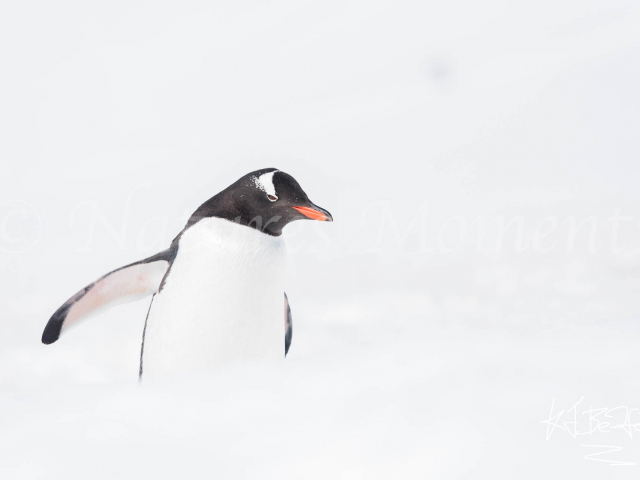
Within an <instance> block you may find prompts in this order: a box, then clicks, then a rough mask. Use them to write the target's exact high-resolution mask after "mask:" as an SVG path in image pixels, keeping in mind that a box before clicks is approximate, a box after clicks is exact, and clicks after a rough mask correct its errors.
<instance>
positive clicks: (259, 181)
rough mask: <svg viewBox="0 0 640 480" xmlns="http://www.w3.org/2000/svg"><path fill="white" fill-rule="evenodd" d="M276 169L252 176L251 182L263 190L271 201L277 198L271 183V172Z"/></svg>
mask: <svg viewBox="0 0 640 480" xmlns="http://www.w3.org/2000/svg"><path fill="white" fill-rule="evenodd" d="M277 171H278V170H274V171H273V172H268V173H263V174H262V175H260V176H259V177H253V183H254V184H255V185H256V187H257V188H259V189H260V190H262V191H263V192H265V193H266V194H267V197H268V198H269V200H271V201H272V202H275V201H276V200H277V199H278V195H277V194H276V187H275V186H274V185H273V174H274V173H276V172H277Z"/></svg>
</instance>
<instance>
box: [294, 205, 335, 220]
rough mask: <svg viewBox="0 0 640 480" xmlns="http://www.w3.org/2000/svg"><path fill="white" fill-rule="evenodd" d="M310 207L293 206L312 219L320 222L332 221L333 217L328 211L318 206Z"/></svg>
mask: <svg viewBox="0 0 640 480" xmlns="http://www.w3.org/2000/svg"><path fill="white" fill-rule="evenodd" d="M314 207H316V208H310V207H293V208H295V209H296V210H297V211H299V212H300V213H301V214H303V215H304V216H305V217H309V218H310V219H312V220H320V221H322V222H333V217H332V216H331V214H330V213H329V212H327V211H326V210H324V209H321V208H320V207H317V206H315V205H314Z"/></svg>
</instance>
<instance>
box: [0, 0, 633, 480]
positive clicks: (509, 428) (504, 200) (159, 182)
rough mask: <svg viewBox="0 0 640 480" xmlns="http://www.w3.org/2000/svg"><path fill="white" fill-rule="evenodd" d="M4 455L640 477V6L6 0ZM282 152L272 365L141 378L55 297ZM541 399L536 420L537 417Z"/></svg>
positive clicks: (241, 468)
mask: <svg viewBox="0 0 640 480" xmlns="http://www.w3.org/2000/svg"><path fill="white" fill-rule="evenodd" d="M0 65H2V68H1V69H0V161H1V162H2V175H1V176H0V287H1V289H2V295H1V296H0V327H1V332H2V333H0V425H2V428H0V446H1V447H2V452H3V453H2V455H0V475H1V476H2V478H7V479H30V478H47V479H52V478H65V479H69V478H95V479H101V478H116V477H118V478H151V477H153V478H176V477H177V476H178V475H180V476H186V477H187V478H194V479H195V478H212V477H215V478H228V479H231V478H259V479H265V478H296V479H302V478H304V479H306V478H318V479H326V478H335V479H345V480H346V479H349V480H353V479H371V478H383V479H387V478H398V479H403V478H491V477H495V476H500V477H501V478H566V477H567V475H568V474H571V475H573V476H576V477H577V476H579V477H580V478H636V477H637V476H638V474H639V472H640V470H639V469H640V465H638V464H640V453H639V450H638V440H637V437H638V435H640V383H639V382H638V377H637V370H638V367H640V359H639V358H638V354H637V345H638V342H639V341H640V338H639V336H640V300H639V298H638V292H640V190H639V189H638V188H637V181H638V176H639V174H640V161H639V154H640V143H639V138H640V137H639V131H640V89H639V88H638V85H640V6H639V5H638V3H637V2H632V1H621V0H608V1H603V0H593V1H585V0H582V1H573V0H556V1H553V2H551V1H539V2H528V3H519V4H514V3H513V2H505V1H491V0H483V1H480V2H471V1H448V2H443V1H428V2H397V1H396V2H390V1H389V2H384V1H376V2H364V1H342V2H327V1H323V2H317V1H315V2H314V1H306V2H292V1H267V2H255V1H247V2H230V1H215V2H191V1H184V2H120V1H111V2H90V3H86V2H65V1H57V2H15V1H14V2H5V3H3V4H2V6H0ZM264 167H276V168H279V169H281V170H283V171H286V172H287V173H290V174H291V175H293V176H294V177H295V178H296V179H297V180H298V181H299V182H300V184H301V185H302V187H303V188H304V189H305V191H306V192H307V193H308V194H309V197H310V198H311V199H312V200H313V201H314V202H315V203H317V204H318V205H320V206H322V207H324V208H326V209H327V210H329V211H330V212H331V213H332V214H333V216H334V219H335V222H334V223H333V224H321V223H319V222H297V223H295V224H292V225H290V226H288V227H287V229H286V230H285V237H286V240H287V245H288V251H289V275H288V281H287V293H288V295H289V299H290V302H291V305H292V309H293V318H294V335H293V342H292V347H291V351H290V354H289V356H288V358H287V360H286V362H284V363H282V364H279V365H231V366H229V367H228V368H220V369H219V370H217V371H215V372H209V373H207V374H206V375H200V376H190V375H189V374H185V378H184V379H181V380H180V381H178V382H175V383H172V384H170V385H169V384H167V385H143V386H142V387H138V383H137V371H138V360H139V353H140V343H141V335H142V328H143V324H144V318H145V315H146V311H147V309H148V304H149V301H148V299H147V300H145V301H141V302H138V303H134V304H129V305H125V306H120V307H117V308H116V309H113V310H111V311H109V312H107V313H105V314H103V315H102V316H100V317H97V318H94V319H92V320H91V321H89V322H87V323H85V324H84V325H82V327H80V328H78V329H77V330H74V331H73V332H71V333H70V334H69V335H67V336H65V337H64V338H62V339H61V341H60V342H58V343H56V344H54V345H52V346H48V347H46V346H44V345H42V344H41V343H40V336H41V333H42V330H43V328H44V326H45V324H46V322H47V320H48V319H49V317H50V316H51V314H52V313H53V312H54V311H55V310H56V309H57V308H58V307H59V306H60V305H61V304H62V303H63V302H64V301H65V300H66V299H67V298H68V297H70V296H71V295H72V294H73V293H75V292H76V291H77V290H79V289H80V288H82V287H83V286H84V285H86V284H88V283H89V282H91V281H93V280H94V279H96V278H97V277H99V276H101V275H102V274H104V273H106V272H107V271H110V270H112V269H114V268H117V267H119V266H122V265H125V264H127V263H130V262H133V261H136V260H139V259H141V258H144V257H147V256H150V255H152V254H154V253H156V252H158V251H160V250H163V249H165V248H166V247H167V246H168V245H169V243H170V242H171V240H172V238H173V237H174V236H175V235H176V234H177V233H178V232H179V231H180V230H181V229H182V227H183V225H184V224H185V222H186V220H187V219H188V218H189V216H190V214H191V213H192V212H193V211H194V210H195V209H196V208H197V207H198V206H199V205H200V204H201V203H202V202H204V201H205V200H207V199H208V198H209V197H211V196H213V195H214V194H216V193H217V192H219V191H220V190H222V189H223V188H225V187H226V186H228V185H229V184H230V183H232V182H234V181H235V180H236V179H237V178H239V177H240V176H242V175H244V174H246V173H248V172H250V171H252V170H256V169H259V168H264ZM545 422H546V423H545Z"/></svg>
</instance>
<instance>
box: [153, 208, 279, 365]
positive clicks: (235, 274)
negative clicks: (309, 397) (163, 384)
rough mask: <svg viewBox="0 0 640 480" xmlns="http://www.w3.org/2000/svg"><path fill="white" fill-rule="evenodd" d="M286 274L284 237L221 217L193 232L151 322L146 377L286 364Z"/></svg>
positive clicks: (187, 236)
mask: <svg viewBox="0 0 640 480" xmlns="http://www.w3.org/2000/svg"><path fill="white" fill-rule="evenodd" d="M285 270H286V250H285V245H284V241H283V240H282V237H273V236H270V235H266V234H264V233H261V232H259V231H257V230H255V229H252V228H249V227H246V226H243V225H238V224H235V223H232V222H230V221H227V220H222V219H219V218H204V219H202V220H200V221H199V222H198V223H197V224H195V225H193V226H191V227H190V228H188V229H187V230H186V231H185V232H184V233H183V235H182V237H181V239H180V243H179V247H178V254H177V256H176V258H175V259H174V261H173V265H172V266H171V270H170V272H169V275H168V277H167V280H166V283H165V285H164V287H163V289H162V291H161V292H160V293H158V294H157V295H156V296H155V298H154V299H153V303H152V305H151V309H150V312H149V316H148V318H147V326H146V331H145V339H144V351H143V359H142V362H143V365H142V366H143V372H144V376H145V377H149V376H151V377H155V376H162V375H166V374H172V373H179V372H192V371H197V370H203V369H207V368H209V367H212V366H215V365H220V364H224V363H228V362H231V361H235V360H250V359H283V358H284V319H283V302H284V276H285Z"/></svg>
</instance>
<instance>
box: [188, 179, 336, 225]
mask: <svg viewBox="0 0 640 480" xmlns="http://www.w3.org/2000/svg"><path fill="white" fill-rule="evenodd" d="M212 216H213V217H220V218H225V219H227V220H231V221H233V222H237V223H240V224H242V225H246V226H248V227H251V228H255V229H257V230H260V231H262V232H263V233H266V234H269V235H274V236H278V235H281V234H282V229H283V228H284V227H285V226H287V225H288V224H289V223H291V222H293V221H295V220H320V221H324V222H333V217H332V216H331V214H330V213H329V212H328V211H327V210H325V209H324V208H321V207H319V206H318V205H316V204H314V203H313V202H312V201H311V200H309V197H308V196H307V194H306V193H305V192H304V190H302V187H300V184H299V183H298V182H297V181H296V179H295V178H293V177H292V176H291V175H289V174H288V173H285V172H282V171H280V170H278V169H275V168H264V169H261V170H256V171H255V172H251V173H248V174H246V175H245V176H243V177H242V178H240V179H239V180H238V181H237V182H235V183H233V184H232V185H230V186H229V187H227V188H226V189H224V190H223V191H222V192H220V193H219V194H218V195H216V196H214V197H213V198H211V199H209V200H208V201H207V202H205V203H204V204H202V205H201V206H200V208H198V210H196V211H195V213H194V214H193V215H192V217H191V219H190V220H189V223H188V224H187V226H189V225H191V224H193V223H195V222H197V221H198V220H199V219H200V218H203V217H212Z"/></svg>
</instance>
